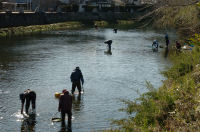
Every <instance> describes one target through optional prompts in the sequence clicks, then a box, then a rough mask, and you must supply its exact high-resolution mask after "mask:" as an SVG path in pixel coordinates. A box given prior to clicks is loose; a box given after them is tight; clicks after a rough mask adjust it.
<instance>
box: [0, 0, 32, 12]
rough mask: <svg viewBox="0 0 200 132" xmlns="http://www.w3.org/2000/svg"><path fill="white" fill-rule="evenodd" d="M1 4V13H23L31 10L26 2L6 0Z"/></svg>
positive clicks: (25, 0)
mask: <svg viewBox="0 0 200 132" xmlns="http://www.w3.org/2000/svg"><path fill="white" fill-rule="evenodd" d="M1 3H2V10H3V11H12V12H23V11H24V10H31V2H30V1H27V0H6V1H3V2H1Z"/></svg>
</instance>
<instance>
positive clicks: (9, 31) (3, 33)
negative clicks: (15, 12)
mask: <svg viewBox="0 0 200 132" xmlns="http://www.w3.org/2000/svg"><path fill="white" fill-rule="evenodd" d="M81 27H83V24H81V23H80V22H64V23H56V24H48V25H33V26H20V27H11V28H0V38H7V37H13V36H24V35H30V34H38V33H41V32H43V31H52V30H65V29H78V28H81Z"/></svg>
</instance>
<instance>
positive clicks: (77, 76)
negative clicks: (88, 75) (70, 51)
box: [70, 67, 84, 94]
mask: <svg viewBox="0 0 200 132" xmlns="http://www.w3.org/2000/svg"><path fill="white" fill-rule="evenodd" d="M70 79H71V82H72V94H74V91H75V89H76V87H77V88H78V91H79V94H81V83H82V85H83V84H84V79H83V74H82V72H81V70H80V68H79V67H76V69H75V70H74V71H73V72H72V73H71V76H70Z"/></svg>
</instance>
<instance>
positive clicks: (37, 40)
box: [0, 29, 169, 132]
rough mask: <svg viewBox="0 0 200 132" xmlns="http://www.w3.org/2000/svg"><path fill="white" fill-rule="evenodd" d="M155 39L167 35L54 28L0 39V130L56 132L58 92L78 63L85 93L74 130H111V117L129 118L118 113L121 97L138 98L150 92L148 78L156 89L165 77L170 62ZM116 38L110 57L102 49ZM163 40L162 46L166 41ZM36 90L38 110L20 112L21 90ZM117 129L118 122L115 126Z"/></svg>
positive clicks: (58, 127) (67, 85)
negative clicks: (32, 113) (31, 113)
mask: <svg viewBox="0 0 200 132" xmlns="http://www.w3.org/2000/svg"><path fill="white" fill-rule="evenodd" d="M154 38H157V39H159V40H162V41H163V42H164V40H163V38H164V35H163V34H159V33H156V32H154V31H136V30H126V31H125V30H124V31H123V30H119V31H118V33H117V34H114V33H113V32H112V29H102V30H95V29H88V30H81V31H78V30H75V31H55V32H50V33H43V34H42V35H39V36H28V37H23V38H15V39H12V40H1V41H0V129H1V132H8V131H24V132H25V131H30V132H56V131H57V132H58V131H61V125H60V123H52V122H51V121H50V119H51V118H52V117H53V116H54V117H59V114H56V115H55V113H56V112H57V107H58V100H57V99H55V98H54V93H55V92H61V91H62V89H64V88H67V89H68V90H70V89H71V82H70V78H69V77H70V74H71V72H72V70H73V69H74V68H75V67H76V66H79V67H80V68H81V70H82V73H83V76H84V79H85V84H84V93H83V95H82V96H81V97H78V95H76V96H75V97H74V102H73V110H72V113H73V121H72V131H75V132H88V131H98V130H102V129H107V128H110V119H112V118H114V119H120V118H124V117H126V114H125V113H123V112H118V109H119V108H122V107H124V104H123V103H121V102H120V101H119V99H134V98H136V97H138V96H139V95H138V93H137V92H136V91H137V90H138V91H139V92H140V93H143V92H145V91H147V89H146V87H145V81H150V82H151V83H152V84H153V85H154V86H155V87H156V88H157V87H159V86H160V85H161V84H162V82H161V80H163V79H164V77H163V76H162V75H160V71H161V70H163V69H164V68H165V67H166V66H169V62H168V61H167V60H166V59H165V58H164V57H162V54H161V53H162V51H161V50H163V49H159V52H158V53H157V52H156V53H155V52H152V50H151V43H152V41H153V39H154ZM108 39H112V40H113V44H112V55H110V54H106V53H104V51H106V45H105V44H104V43H103V42H104V41H106V40H108ZM162 41H161V44H162ZM28 88H29V89H32V90H34V91H35V92H36V93H37V100H36V107H37V108H36V109H37V110H36V111H37V114H36V115H35V116H33V117H31V118H24V117H23V116H22V115H21V114H20V100H19V93H21V92H23V91H24V90H25V89H28ZM113 127H115V126H113Z"/></svg>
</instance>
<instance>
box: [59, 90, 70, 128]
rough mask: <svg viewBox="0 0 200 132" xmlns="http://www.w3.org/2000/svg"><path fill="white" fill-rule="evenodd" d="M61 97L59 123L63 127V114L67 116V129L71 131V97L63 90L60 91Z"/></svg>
mask: <svg viewBox="0 0 200 132" xmlns="http://www.w3.org/2000/svg"><path fill="white" fill-rule="evenodd" d="M62 93H63V95H61V96H60V99H59V105H58V111H59V112H61V123H62V126H63V127H65V114H67V116H68V129H69V130H71V120H72V96H71V95H70V94H69V92H68V91H67V90H66V89H64V90H63V91H62Z"/></svg>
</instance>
